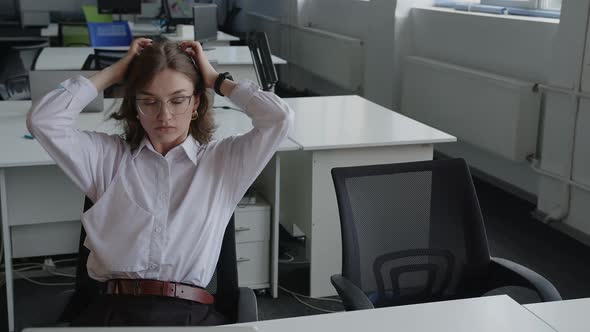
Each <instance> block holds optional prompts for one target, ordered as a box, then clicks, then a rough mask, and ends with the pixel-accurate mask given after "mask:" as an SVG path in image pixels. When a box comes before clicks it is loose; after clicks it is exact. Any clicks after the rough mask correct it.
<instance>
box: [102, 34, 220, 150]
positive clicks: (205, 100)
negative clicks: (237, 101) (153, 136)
mask: <svg viewBox="0 0 590 332" xmlns="http://www.w3.org/2000/svg"><path fill="white" fill-rule="evenodd" d="M164 69H172V70H175V71H178V72H179V73H181V74H184V75H186V76H187V77H188V78H189V79H190V80H191V81H192V82H193V84H194V86H195V91H194V95H195V96H200V101H199V105H198V106H197V112H198V114H199V116H198V117H197V119H196V120H191V123H190V127H189V134H190V135H192V136H193V137H194V138H195V139H196V140H197V141H198V142H199V143H200V144H206V143H208V142H209V141H210V140H211V136H212V135H213V132H214V131H215V124H214V121H213V116H212V114H211V112H209V106H210V102H209V98H210V97H209V96H208V93H207V92H206V89H205V84H204V82H203V78H202V75H201V72H200V70H199V69H198V67H197V66H196V64H195V62H194V61H193V59H192V58H191V57H190V56H189V55H188V54H187V53H186V52H184V51H182V50H180V49H179V48H178V44H176V43H174V42H170V41H159V42H156V41H154V42H153V44H152V46H148V47H146V48H145V49H144V50H143V52H142V53H141V54H140V55H138V56H137V57H135V59H133V61H132V62H131V63H130V65H129V68H128V70H127V72H126V73H125V96H124V98H123V103H122V105H121V107H120V108H119V110H118V111H117V112H115V113H113V114H112V115H111V118H113V119H115V120H119V121H121V122H122V125H123V131H124V132H123V135H122V137H123V139H124V140H125V141H126V142H127V143H128V144H129V145H130V147H131V149H136V148H137V147H139V144H140V143H141V140H142V139H143V137H144V136H145V130H144V129H143V127H142V126H141V123H140V122H139V119H138V118H137V108H136V104H135V96H136V94H137V92H138V91H141V90H142V89H144V88H145V87H146V86H147V85H148V84H149V83H150V82H151V81H152V80H153V78H154V77H155V76H156V74H157V73H159V72H161V71H162V70H164Z"/></svg>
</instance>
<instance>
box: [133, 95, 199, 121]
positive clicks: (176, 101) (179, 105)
mask: <svg viewBox="0 0 590 332" xmlns="http://www.w3.org/2000/svg"><path fill="white" fill-rule="evenodd" d="M192 97H193V96H181V97H174V98H171V99H169V100H167V101H166V108H167V109H168V111H169V112H170V114H172V115H180V114H184V113H186V111H188V109H189V105H190V103H191V98H192ZM135 105H136V106H137V110H138V111H139V113H141V115H143V116H148V117H155V116H157V115H158V114H159V113H160V111H161V110H162V100H160V99H157V98H142V99H135Z"/></svg>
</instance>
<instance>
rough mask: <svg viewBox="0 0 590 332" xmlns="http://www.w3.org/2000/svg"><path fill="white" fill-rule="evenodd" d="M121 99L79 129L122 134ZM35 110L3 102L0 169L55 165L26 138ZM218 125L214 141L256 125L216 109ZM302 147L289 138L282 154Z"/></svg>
mask: <svg viewBox="0 0 590 332" xmlns="http://www.w3.org/2000/svg"><path fill="white" fill-rule="evenodd" d="M223 99H225V98H220V97H217V98H216V101H215V104H216V105H222V106H223V105H231V104H229V102H228V101H223ZM119 102H120V99H119V100H117V99H105V111H104V112H98V113H86V112H85V113H81V114H80V117H79V120H78V128H80V129H83V130H96V131H101V132H106V133H108V134H116V133H119V132H120V128H118V127H117V125H116V122H115V121H114V120H110V119H108V116H107V115H108V114H109V113H110V111H114V110H116V108H117V107H118V106H117V105H118V104H116V103H119ZM30 107H31V101H3V102H0V151H2V154H0V168H3V167H19V166H39V165H54V164H55V162H54V161H53V159H52V158H51V157H50V156H49V155H48V154H47V152H45V150H43V148H42V147H41V145H39V143H37V142H36V141H35V140H31V139H26V138H24V137H23V136H24V135H25V134H27V133H28V131H27V128H26V123H25V118H26V113H27V112H28V110H29V109H30ZM214 113H215V123H216V125H217V126H218V127H217V130H216V133H215V134H214V136H213V137H214V139H222V138H225V137H228V136H231V135H238V134H243V133H246V132H248V131H249V130H250V129H251V128H252V122H251V120H250V118H248V116H246V115H245V114H243V113H241V112H238V111H235V110H231V109H229V110H226V109H214ZM298 149H300V147H299V146H298V145H297V144H295V143H294V142H292V141H291V140H289V139H288V138H287V139H285V140H284V141H283V142H282V143H281V146H280V147H279V151H292V150H298Z"/></svg>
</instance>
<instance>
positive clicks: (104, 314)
mask: <svg viewBox="0 0 590 332" xmlns="http://www.w3.org/2000/svg"><path fill="white" fill-rule="evenodd" d="M227 323H229V322H228V321H227V319H226V318H225V317H223V315H221V314H220V313H219V312H217V311H216V310H215V305H207V304H202V303H197V302H193V301H188V300H182V299H176V298H171V297H164V296H148V295H146V296H133V295H100V296H99V297H98V299H97V300H95V301H94V302H93V303H91V304H90V305H89V306H88V308H87V309H86V310H85V311H84V312H83V313H82V314H81V315H80V317H78V318H77V319H75V320H74V321H73V322H72V326H211V325H222V324H227Z"/></svg>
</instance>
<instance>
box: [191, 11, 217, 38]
mask: <svg viewBox="0 0 590 332" xmlns="http://www.w3.org/2000/svg"><path fill="white" fill-rule="evenodd" d="M193 24H194V26H195V28H194V29H195V40H197V41H200V42H202V43H203V42H206V41H211V40H217V5H209V4H195V5H194V6H193Z"/></svg>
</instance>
